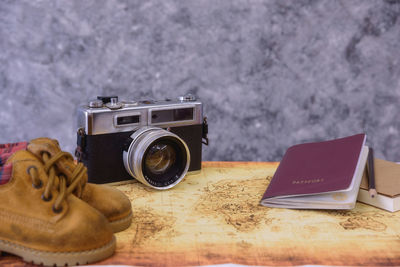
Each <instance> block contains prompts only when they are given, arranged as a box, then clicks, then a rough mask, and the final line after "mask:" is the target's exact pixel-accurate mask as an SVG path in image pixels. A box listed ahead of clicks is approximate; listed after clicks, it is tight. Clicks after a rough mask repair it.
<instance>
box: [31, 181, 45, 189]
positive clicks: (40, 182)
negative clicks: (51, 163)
mask: <svg viewBox="0 0 400 267" xmlns="http://www.w3.org/2000/svg"><path fill="white" fill-rule="evenodd" d="M42 186H43V182H42V180H39V184H37V185H36V184H34V183H32V187H33V188H35V189H40V188H42Z"/></svg>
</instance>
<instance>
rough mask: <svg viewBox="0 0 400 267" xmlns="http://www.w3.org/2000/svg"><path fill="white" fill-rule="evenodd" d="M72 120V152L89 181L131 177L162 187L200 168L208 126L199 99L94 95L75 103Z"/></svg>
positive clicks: (172, 184)
mask: <svg viewBox="0 0 400 267" xmlns="http://www.w3.org/2000/svg"><path fill="white" fill-rule="evenodd" d="M77 119H78V133H77V149H76V156H77V158H78V161H81V162H83V163H84V164H85V165H86V167H87V171H88V180H89V182H91V183H115V182H121V181H126V180H132V178H133V177H134V178H136V179H137V180H139V181H141V182H142V183H144V184H146V185H148V186H150V187H153V188H156V189H167V188H170V187H172V186H174V185H176V184H177V183H178V182H179V181H180V180H181V179H182V178H183V177H184V176H185V175H186V173H187V172H189V173H193V172H196V171H200V170H201V155H202V143H206V144H208V139H207V132H208V126H207V120H206V118H204V117H203V105H202V103H201V102H200V101H198V100H196V98H195V97H194V96H192V95H187V96H183V97H179V98H178V100H170V99H166V100H162V101H154V100H146V101H138V102H135V101H126V102H118V97H116V96H111V97H98V99H97V100H94V101H90V102H89V103H88V104H87V105H84V106H81V107H79V108H78V112H77ZM203 140H205V142H204V141H203Z"/></svg>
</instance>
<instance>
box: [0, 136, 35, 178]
mask: <svg viewBox="0 0 400 267" xmlns="http://www.w3.org/2000/svg"><path fill="white" fill-rule="evenodd" d="M27 146H28V142H19V143H11V144H0V185H2V184H5V183H7V182H8V181H9V180H10V179H11V172H12V164H11V163H9V164H6V161H7V159H8V158H9V157H10V156H11V155H12V154H13V153H14V152H16V151H18V150H22V149H26V147H27Z"/></svg>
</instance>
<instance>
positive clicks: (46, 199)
mask: <svg viewBox="0 0 400 267" xmlns="http://www.w3.org/2000/svg"><path fill="white" fill-rule="evenodd" d="M52 198H53V195H52V194H50V195H49V197H48V198H46V197H45V196H44V194H42V199H43V200H44V201H46V202H48V201H50V200H51V199H52Z"/></svg>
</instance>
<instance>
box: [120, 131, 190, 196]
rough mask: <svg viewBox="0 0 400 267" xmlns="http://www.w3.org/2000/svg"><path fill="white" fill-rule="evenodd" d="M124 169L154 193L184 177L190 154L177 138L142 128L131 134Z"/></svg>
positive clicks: (182, 142)
mask: <svg viewBox="0 0 400 267" xmlns="http://www.w3.org/2000/svg"><path fill="white" fill-rule="evenodd" d="M130 138H131V139H132V140H133V141H132V142H131V144H130V146H129V148H128V150H127V151H124V155H123V156H124V165H125V169H126V170H127V172H128V173H129V174H130V175H132V176H133V177H135V178H136V179H137V180H139V181H140V182H142V183H144V184H146V185H149V186H151V187H153V188H156V189H168V188H171V187H173V186H174V185H176V184H177V183H179V182H180V181H181V180H182V179H183V177H184V176H185V175H186V173H187V171H188V168H189V163H190V154H189V150H188V147H187V145H186V144H185V142H184V141H183V140H182V139H181V138H179V137H178V136H177V135H175V134H173V133H171V132H168V131H166V130H163V129H161V128H156V127H144V128H141V129H139V130H138V131H136V132H135V133H133V134H132V135H131V137H130Z"/></svg>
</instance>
